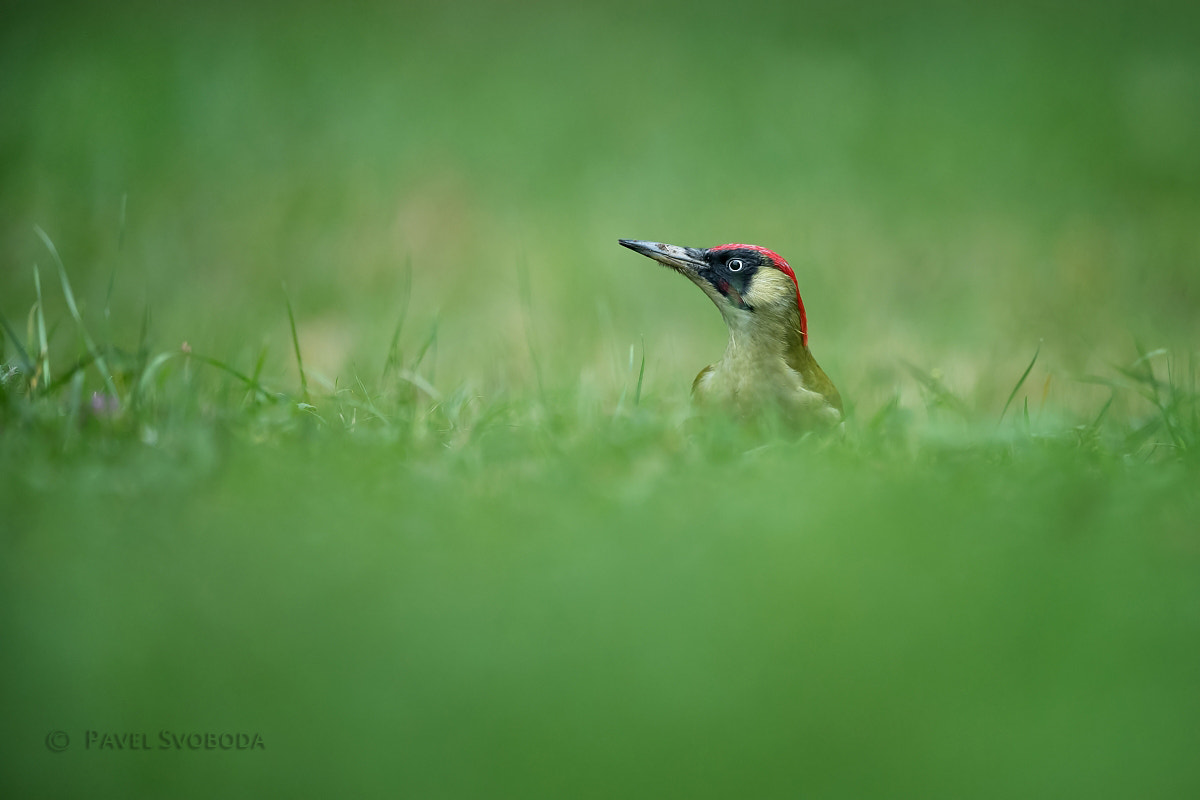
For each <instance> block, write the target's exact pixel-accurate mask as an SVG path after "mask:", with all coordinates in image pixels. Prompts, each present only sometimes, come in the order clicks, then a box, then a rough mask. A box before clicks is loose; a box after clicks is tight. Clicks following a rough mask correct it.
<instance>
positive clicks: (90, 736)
mask: <svg viewBox="0 0 1200 800" xmlns="http://www.w3.org/2000/svg"><path fill="white" fill-rule="evenodd" d="M83 747H84V749H85V750H266V749H267V746H266V744H264V743H263V738H262V735H261V734H258V733H208V732H206V733H195V732H193V733H176V732H175V731H167V730H163V731H159V732H158V737H157V738H155V737H152V736H151V735H150V734H148V733H108V732H105V731H84V733H83Z"/></svg>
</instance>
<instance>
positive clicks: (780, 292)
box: [619, 239, 808, 347]
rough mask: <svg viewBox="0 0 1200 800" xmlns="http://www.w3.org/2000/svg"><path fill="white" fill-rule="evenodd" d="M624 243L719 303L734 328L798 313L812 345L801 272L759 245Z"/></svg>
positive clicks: (804, 337)
mask: <svg viewBox="0 0 1200 800" xmlns="http://www.w3.org/2000/svg"><path fill="white" fill-rule="evenodd" d="M619 241H620V243H621V244H622V245H624V246H625V247H628V248H629V249H630V250H633V251H635V252H638V253H641V254H642V255H644V256H649V257H650V258H653V259H654V260H655V261H657V262H659V263H660V264H664V265H666V266H668V267H670V268H671V269H673V270H675V271H676V272H680V273H682V274H684V275H686V276H687V277H688V278H689V279H690V280H691V281H692V283H694V284H696V285H697V286H699V287H700V288H701V289H702V290H703V291H704V293H705V294H706V295H708V296H709V298H711V299H712V301H713V302H714V303H716V305H717V308H718V309H720V311H721V316H723V317H724V318H725V321H726V322H727V323H728V324H729V325H730V327H734V326H738V327H741V326H742V325H745V324H752V321H753V320H754V318H755V316H756V315H763V314H768V315H770V316H771V317H774V318H779V317H784V316H791V314H792V313H793V312H795V313H798V314H799V330H800V340H801V343H802V344H803V345H804V346H805V347H807V346H808V320H807V318H806V317H805V314H804V301H803V300H801V299H800V286H799V284H798V283H797V282H796V273H795V272H793V271H792V268H791V266H789V265H788V263H787V262H786V261H784V260H783V257H782V256H780V255H779V254H778V253H776V252H774V251H772V250H768V249H767V248H765V247H759V246H758V245H754V244H722V245H717V246H716V247H710V248H708V249H707V250H703V249H700V248H696V247H680V246H679V245H674V244H662V243H660V242H642V241H636V240H632V239H620V240H619Z"/></svg>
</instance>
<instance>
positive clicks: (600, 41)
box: [0, 2, 1200, 408]
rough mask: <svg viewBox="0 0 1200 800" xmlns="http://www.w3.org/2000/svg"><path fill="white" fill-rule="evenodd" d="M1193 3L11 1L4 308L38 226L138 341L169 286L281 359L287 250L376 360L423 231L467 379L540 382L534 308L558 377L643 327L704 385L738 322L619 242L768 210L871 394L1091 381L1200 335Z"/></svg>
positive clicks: (359, 356) (664, 374) (861, 386)
mask: <svg viewBox="0 0 1200 800" xmlns="http://www.w3.org/2000/svg"><path fill="white" fill-rule="evenodd" d="M1198 18H1200V13H1198V12H1196V11H1195V10H1194V4H1192V3H1186V2H1178V3H1169V2H1168V3H1163V2H1152V3H1149V4H1145V3H1133V2H1128V3H1120V2H1117V3H1105V4H1099V5H1098V4H1094V3H1083V2H1080V3H1049V4H1047V3H1012V4H1006V5H1005V6H1004V7H1003V8H996V9H988V8H982V7H981V8H967V7H964V6H963V5H962V4H958V3H938V2H927V3H923V2H906V3H879V4H870V3H868V4H861V3H853V4H848V3H835V2H828V3H821V2H819V3H798V4H777V3H744V4H741V5H739V6H738V7H737V8H736V9H735V8H730V7H729V6H728V5H727V4H725V3H705V2H700V3H696V2H687V3H677V4H671V3H665V4H664V3H649V4H648V3H642V2H638V3H627V4H624V3H604V4H571V5H566V4H559V3H544V4H543V3H528V4H522V5H520V6H514V5H512V4H507V3H485V2H472V3H465V4H463V3H449V4H444V3H429V4H425V5H421V4H412V3H352V4H349V5H337V6H334V5H322V4H314V3H298V4H289V5H288V6H287V7H286V8H283V7H277V6H276V5H274V4H253V3H252V4H237V3H228V4H217V5H215V6H214V5H208V4H206V5H203V6H200V5H197V4H168V5H163V4H160V3H124V4H121V6H120V7H117V8H114V7H111V6H108V5H105V6H99V5H97V6H95V7H92V6H89V5H80V6H63V5H61V4H54V3H51V4H45V3H38V4H28V5H24V6H21V5H18V6H17V7H15V8H10V9H9V10H8V11H7V12H6V19H5V23H4V33H3V40H2V48H0V59H2V60H0V81H2V83H0V96H2V97H3V103H4V113H3V115H2V116H0V168H2V170H3V175H4V180H3V185H2V187H0V226H2V227H0V262H2V264H3V278H2V279H0V281H2V283H0V297H2V300H0V304H2V308H0V310H3V312H4V313H5V314H6V316H7V317H8V318H9V319H16V320H22V319H23V318H24V314H25V312H26V311H27V310H28V308H29V305H30V304H31V297H32V292H31V276H30V268H31V265H32V264H33V263H35V262H40V263H41V265H42V267H43V269H46V268H48V267H50V266H51V262H50V260H49V258H48V256H47V254H46V253H45V251H44V249H43V247H42V245H41V243H40V242H39V241H38V240H37V238H36V237H35V236H34V235H33V233H32V226H33V225H34V224H38V225H41V226H42V227H43V228H44V229H45V230H46V231H47V233H48V234H49V235H50V236H51V237H52V238H53V239H54V240H55V242H56V243H57V244H58V246H59V248H60V251H61V252H62V255H63V258H64V260H65V262H66V264H67V267H68V269H69V270H70V273H71V275H72V276H73V278H74V280H75V282H76V284H77V285H76V290H77V292H78V293H79V294H80V295H81V297H82V299H84V300H85V302H86V303H87V304H88V305H89V307H90V310H91V312H92V313H93V314H96V315H98V314H99V313H100V309H101V308H102V307H103V306H105V304H106V302H107V304H108V305H109V306H111V315H110V316H111V324H112V326H113V328H114V329H115V330H114V332H113V339H114V340H115V341H125V340H131V339H134V338H135V336H136V330H137V326H138V325H140V322H141V310H142V307H143V305H144V304H149V306H150V308H151V310H152V312H153V314H154V321H155V323H154V329H153V330H154V333H155V341H156V342H157V343H159V344H160V345H162V346H175V345H176V344H178V342H180V341H184V340H186V341H188V342H189V343H190V344H191V345H192V346H193V347H194V348H195V349H196V350H197V351H199V352H206V353H210V354H214V355H219V356H220V357H222V358H230V359H233V358H235V357H236V356H238V355H239V354H243V355H242V357H243V363H246V362H249V361H250V360H251V359H252V358H253V356H254V354H255V352H256V351H257V349H258V348H259V347H260V346H261V345H262V344H263V343H264V342H265V343H267V344H269V345H270V346H271V347H272V348H273V349H272V352H273V354H274V355H275V356H276V357H277V358H276V360H275V361H274V362H273V363H274V365H275V367H276V368H277V369H280V370H282V369H287V368H288V366H289V359H288V350H287V346H286V345H287V337H286V317H285V313H284V309H283V303H282V297H281V292H280V283H281V281H285V280H286V281H287V284H288V287H289V291H290V293H291V294H292V295H293V302H294V303H295V306H296V312H297V315H298V322H299V324H300V328H301V334H302V336H303V337H304V339H303V343H304V344H305V345H306V347H305V349H306V351H307V352H308V355H309V361H310V363H311V365H312V366H313V367H314V368H315V369H318V370H320V371H321V372H323V373H325V374H327V375H328V376H329V377H331V378H332V377H334V376H337V375H339V374H345V373H346V372H347V367H348V365H349V364H350V363H354V364H357V365H358V366H359V369H361V370H362V371H363V373H365V375H364V377H366V376H368V375H369V374H370V373H371V370H372V369H375V370H377V369H378V364H379V362H380V361H381V359H382V357H383V354H384V353H385V351H386V347H387V341H388V337H389V336H390V334H391V331H392V328H393V325H394V323H395V320H396V316H397V313H398V312H397V309H398V306H399V304H400V296H401V293H402V292H401V287H402V282H401V281H400V279H399V278H400V276H401V275H402V273H403V271H404V267H405V264H406V263H408V262H411V267H412V272H413V289H412V297H413V309H414V315H413V316H412V317H411V318H410V321H411V328H410V330H413V331H420V332H421V333H422V335H423V333H424V331H425V330H427V329H428V327H429V326H430V325H431V324H432V318H433V317H434V316H435V315H440V317H441V319H442V324H441V325H440V327H439V348H438V353H437V355H438V359H437V369H438V373H437V378H438V380H439V381H441V382H442V384H443V385H446V386H454V385H457V384H459V383H461V382H462V381H465V380H470V381H476V382H480V383H483V384H485V385H503V386H511V385H514V384H516V385H523V384H527V383H528V382H529V381H531V373H530V363H529V359H528V357H527V354H528V348H527V346H526V317H527V316H528V318H529V319H528V323H529V326H530V327H531V329H532V330H533V332H534V335H535V338H536V339H537V340H538V341H539V342H540V343H541V347H542V349H543V352H542V353H541V357H542V358H543V359H544V360H545V361H546V368H547V369H546V373H547V375H548V376H551V377H552V378H554V379H557V380H558V381H559V382H561V383H562V384H563V385H566V386H574V385H575V384H576V383H577V382H579V381H583V382H584V383H585V385H587V386H588V387H589V388H592V389H599V390H603V389H604V388H605V387H607V386H608V385H610V384H611V383H612V382H613V380H614V378H615V376H616V375H617V374H618V373H617V370H619V369H621V368H623V365H624V361H625V359H626V357H627V348H628V346H629V345H630V344H634V343H640V341H641V337H642V336H643V335H644V336H645V340H646V349H647V358H648V365H647V376H646V380H647V388H648V389H650V390H651V391H655V392H663V393H672V394H674V393H678V394H686V389H687V385H688V383H687V382H688V381H689V380H690V378H691V377H692V376H694V375H695V373H696V371H697V370H698V369H699V368H700V367H702V366H704V365H705V364H707V363H709V361H711V360H712V359H713V358H715V354H717V353H719V352H720V349H721V346H722V343H723V340H724V329H723V327H722V325H721V323H720V321H719V319H718V317H717V315H716V314H714V313H713V310H712V309H711V308H709V307H708V306H707V304H706V303H705V302H704V300H703V299H702V298H700V297H699V295H698V294H697V293H696V292H695V290H694V289H692V288H691V287H689V286H688V285H687V284H686V283H685V282H682V281H679V280H678V279H677V276H674V275H670V274H668V273H667V272H666V271H664V270H655V269H654V268H653V265H652V264H650V263H648V262H645V261H644V260H639V259H637V258H635V257H634V256H633V255H632V254H630V253H626V252H624V251H622V250H620V249H619V248H618V247H617V245H616V243H615V241H614V240H615V239H616V238H618V237H633V238H648V239H657V240H663V241H669V242H677V243H681V244H691V245H698V246H709V245H713V244H717V243H721V242H726V241H747V242H754V243H759V244H764V245H766V246H768V247H771V248H773V249H775V250H778V251H779V252H781V253H782V254H783V255H784V256H785V257H786V258H788V259H789V260H790V261H791V262H792V264H793V265H794V266H795V267H796V270H797V273H798V275H799V277H800V286H801V289H802V291H803V293H804V296H805V300H806V304H807V305H808V308H809V313H810V317H811V328H812V337H813V338H812V341H813V348H814V351H815V353H816V354H817V356H818V358H819V359H821V361H822V362H823V363H824V364H825V365H826V369H827V371H829V372H830V374H831V375H832V376H833V377H834V379H835V381H837V382H838V383H839V384H841V385H842V390H843V394H846V395H847V396H848V397H850V398H852V399H856V400H857V401H858V402H859V403H860V404H867V405H869V404H871V403H873V402H875V401H876V399H877V398H876V393H880V394H881V395H887V394H888V393H890V392H891V391H892V390H893V389H894V386H895V383H896V372H895V365H896V363H897V359H898V358H905V359H908V360H910V361H912V362H914V363H917V364H919V365H920V366H922V367H930V368H940V369H942V370H943V371H944V372H945V374H946V376H947V381H948V383H949V384H950V385H951V386H953V387H954V388H955V389H956V390H957V391H959V392H961V393H963V394H964V395H966V396H968V397H977V398H978V399H979V400H980V401H981V402H984V403H987V404H994V405H997V406H998V405H999V404H1000V403H1001V402H1002V401H1003V398H1004V397H1005V396H1006V393H1007V391H1008V390H1009V389H1010V388H1011V386H1012V385H1013V382H1014V381H1015V378H1016V377H1017V376H1019V374H1020V370H1021V369H1022V367H1023V366H1024V364H1025V363H1027V361H1028V359H1029V357H1030V356H1031V354H1032V352H1033V350H1034V348H1035V347H1036V344H1037V342H1038V341H1039V340H1041V339H1044V340H1046V343H1047V345H1046V347H1045V351H1044V354H1043V360H1042V363H1041V364H1039V370H1042V369H1046V370H1049V371H1058V372H1060V373H1061V374H1063V375H1064V376H1068V377H1069V376H1071V375H1074V374H1078V373H1082V372H1085V371H1093V372H1094V371H1098V370H1100V369H1102V367H1103V366H1104V364H1105V363H1107V362H1106V359H1108V360H1119V361H1121V362H1125V361H1127V360H1129V359H1130V358H1132V357H1134V356H1133V349H1132V342H1133V339H1134V338H1135V337H1136V338H1138V339H1139V340H1141V341H1142V342H1144V343H1145V346H1147V347H1158V346H1166V347H1172V348H1174V349H1176V350H1182V351H1186V350H1188V349H1189V348H1190V347H1193V346H1194V344H1195V342H1196V340H1197V333H1198V332H1200V331H1198V324H1200V323H1198V321H1197V320H1198V319H1200V315H1197V314H1196V308H1197V306H1198V304H1200V294H1198V291H1200V289H1198V287H1200V266H1198V265H1200V148H1198V147H1197V146H1196V141H1197V134H1198V133H1200V46H1198V45H1197V41H1198V40H1200V19H1198ZM123 198H127V200H123ZM123 202H124V203H125V204H126V205H125V217H124V219H125V222H124V226H122V222H121V219H122V203H123ZM522 269H524V270H527V272H528V275H529V276H530V282H531V293H530V294H531V304H530V311H529V313H528V314H526V313H525V311H524V309H523V308H522V305H521V303H520V302H519V293H518V280H517V277H518V274H519V272H520V270H522ZM51 274H52V273H51ZM110 283H111V284H112V287H113V289H112V291H111V296H110V292H109V286H110ZM51 294H53V293H51ZM122 326H125V327H126V328H127V330H121V328H122ZM55 344H56V345H61V346H65V347H68V348H74V346H75V343H74V340H73V338H72V337H71V336H70V335H69V334H68V332H67V331H65V330H64V331H61V332H60V333H59V336H58V338H57V339H56V341H55ZM1043 378H1044V373H1041V372H1040V371H1039V373H1038V374H1037V375H1035V376H1034V378H1033V379H1032V383H1031V385H1039V386H1040V385H1041V379H1043ZM1054 389H1055V391H1056V393H1057V392H1059V391H1060V390H1061V395H1059V394H1056V396H1055V399H1056V400H1057V401H1058V402H1059V403H1061V404H1064V405H1071V404H1072V403H1073V402H1074V401H1075V393H1077V392H1079V391H1081V390H1080V389H1079V388H1078V387H1077V386H1072V385H1070V381H1069V380H1064V381H1061V382H1058V383H1056V384H1055V386H1054ZM1095 397H1096V395H1095V394H1094V393H1087V394H1086V396H1085V397H1083V398H1082V399H1081V402H1082V403H1083V405H1085V406H1086V407H1088V408H1090V407H1092V406H1094V405H1095V402H1094V400H1095ZM1100 397H1103V394H1101V395H1100Z"/></svg>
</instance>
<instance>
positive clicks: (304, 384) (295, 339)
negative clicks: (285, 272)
mask: <svg viewBox="0 0 1200 800" xmlns="http://www.w3.org/2000/svg"><path fill="white" fill-rule="evenodd" d="M283 302H284V304H285V305H286V306H287V314H288V324H289V325H290V326H291V327H292V347H293V348H294V349H295V351H296V368H297V369H299V370H300V395H301V397H303V398H304V402H305V403H307V402H308V378H307V377H306V376H305V374H304V359H303V358H301V357H300V337H299V336H298V335H297V334H296V315H295V314H293V313H292V301H291V300H290V299H288V294H287V287H286V286H284V287H283Z"/></svg>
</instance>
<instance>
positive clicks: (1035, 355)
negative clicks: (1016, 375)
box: [996, 342, 1042, 427]
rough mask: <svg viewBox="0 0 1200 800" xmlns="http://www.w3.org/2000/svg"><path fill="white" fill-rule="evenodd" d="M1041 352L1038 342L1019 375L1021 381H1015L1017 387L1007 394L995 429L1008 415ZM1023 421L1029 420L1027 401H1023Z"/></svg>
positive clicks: (1040, 345) (1040, 344)
mask: <svg viewBox="0 0 1200 800" xmlns="http://www.w3.org/2000/svg"><path fill="white" fill-rule="evenodd" d="M1041 352H1042V343H1041V342H1038V346H1037V349H1036V350H1034V351H1033V358H1032V359H1030V361H1029V366H1028V367H1026V368H1025V371H1024V372H1022V373H1021V379H1020V380H1019V381H1017V385H1016V386H1014V387H1013V390H1012V391H1011V392H1009V393H1008V400H1006V401H1004V410H1003V411H1001V412H1000V419H998V420H996V427H1000V423H1001V422H1003V421H1004V415H1005V414H1007V413H1008V407H1009V406H1010V405H1012V401H1013V398H1015V397H1016V396H1017V392H1019V391H1021V387H1022V386H1024V385H1025V379H1026V378H1028V377H1029V373H1030V372H1032V371H1033V365H1034V364H1036V363H1037V360H1038V355H1039V354H1040V353H1041ZM1025 419H1026V421H1028V419H1029V399H1028V398H1026V401H1025Z"/></svg>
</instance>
